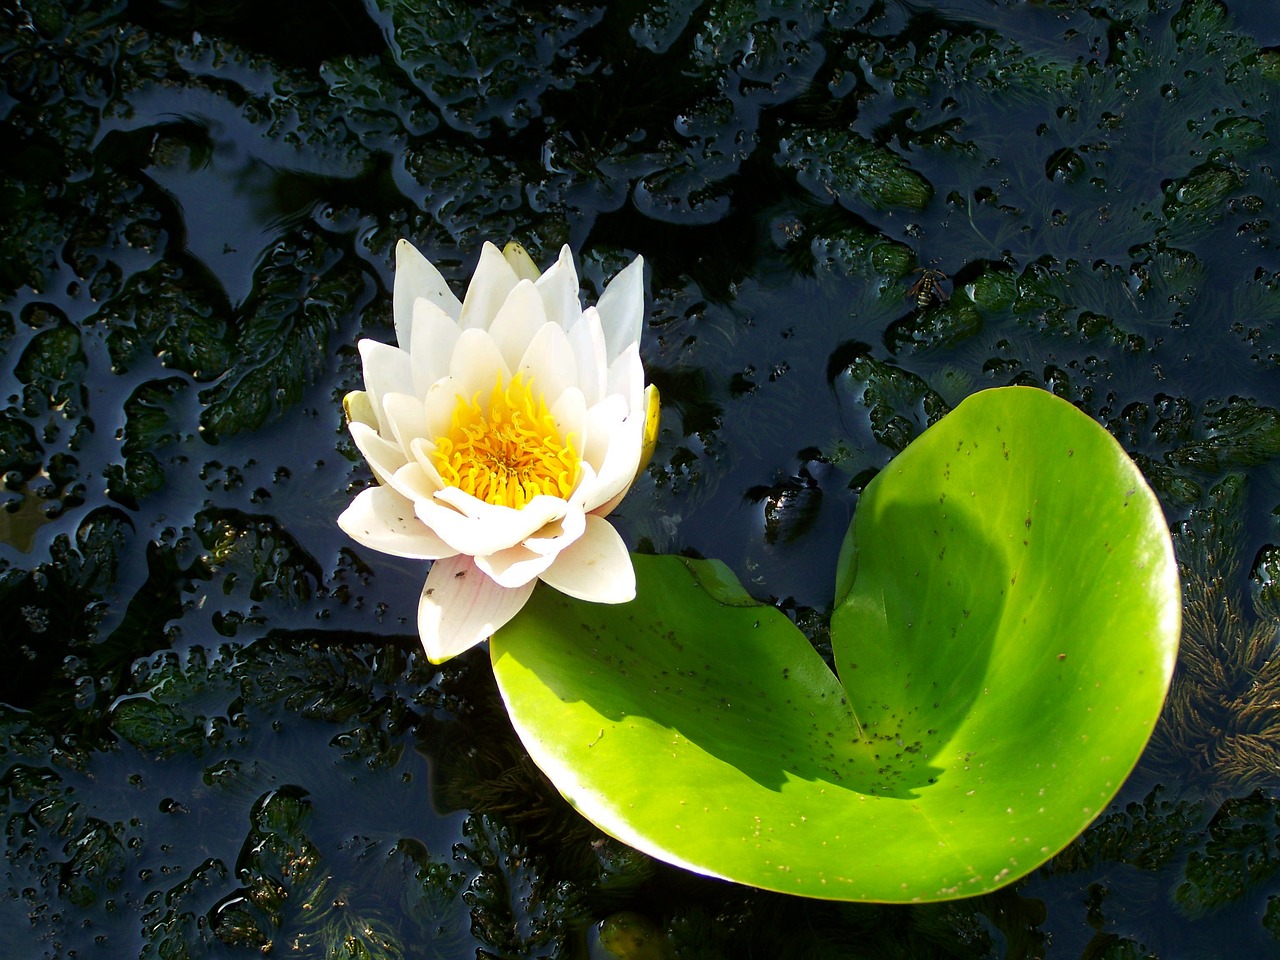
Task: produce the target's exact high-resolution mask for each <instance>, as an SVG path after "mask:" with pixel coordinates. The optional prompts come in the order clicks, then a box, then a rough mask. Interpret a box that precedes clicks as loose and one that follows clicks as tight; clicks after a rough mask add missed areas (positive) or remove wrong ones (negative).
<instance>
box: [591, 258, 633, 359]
mask: <svg viewBox="0 0 1280 960" xmlns="http://www.w3.org/2000/svg"><path fill="white" fill-rule="evenodd" d="M596 309H597V310H599V311H600V321H601V323H603V324H604V338H605V344H606V346H607V348H608V356H609V361H610V362H612V361H613V360H614V358H615V357H617V356H619V355H620V354H621V353H622V351H623V350H625V349H626V348H627V347H628V346H630V345H631V344H633V343H639V342H640V327H641V325H642V324H643V322H644V258H643V257H636V258H635V259H634V260H632V261H631V263H629V264H627V266H626V267H625V268H624V269H623V270H621V271H620V272H619V273H618V275H617V276H615V277H614V278H613V279H612V280H610V281H609V284H608V286H606V287H605V288H604V293H602V294H600V300H599V302H597V303H596Z"/></svg>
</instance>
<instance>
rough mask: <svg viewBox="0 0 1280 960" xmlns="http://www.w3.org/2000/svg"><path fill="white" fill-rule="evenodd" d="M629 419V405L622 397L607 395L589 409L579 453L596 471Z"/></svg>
mask: <svg viewBox="0 0 1280 960" xmlns="http://www.w3.org/2000/svg"><path fill="white" fill-rule="evenodd" d="M626 419H627V405H626V403H625V402H624V401H623V399H622V398H621V397H605V398H604V399H603V400H601V401H600V402H599V403H597V404H596V405H595V406H593V407H591V408H590V409H588V410H587V435H586V437H585V438H584V439H585V442H584V443H583V445H582V446H581V447H580V448H578V454H579V456H581V457H582V459H583V460H585V461H587V463H589V464H591V466H592V467H593V468H594V469H595V471H596V473H597V474H598V473H599V472H600V468H601V467H602V466H604V459H605V457H607V456H608V455H609V447H610V446H611V445H612V443H613V439H614V437H615V436H616V435H618V431H620V430H621V429H622V425H623V424H624V423H625V422H626Z"/></svg>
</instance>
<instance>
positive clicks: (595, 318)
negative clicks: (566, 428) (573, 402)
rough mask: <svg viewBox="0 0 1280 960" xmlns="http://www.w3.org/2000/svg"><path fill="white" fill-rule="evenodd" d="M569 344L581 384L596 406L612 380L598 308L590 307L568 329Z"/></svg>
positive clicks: (588, 398)
mask: <svg viewBox="0 0 1280 960" xmlns="http://www.w3.org/2000/svg"><path fill="white" fill-rule="evenodd" d="M569 345H570V346H571V347H573V356H574V359H575V360H576V361H577V366H578V386H579V388H581V390H582V394H583V396H584V397H586V398H587V406H589V407H590V406H593V405H594V404H595V403H596V402H597V401H599V399H600V398H601V397H602V396H603V395H604V390H605V387H606V386H607V385H608V383H609V362H608V360H607V359H606V358H605V345H604V328H603V327H601V326H600V314H599V313H597V312H596V308H595V307H587V309H586V310H584V311H583V312H582V315H581V316H580V317H579V318H578V320H577V322H575V323H574V324H573V326H571V327H570V328H569Z"/></svg>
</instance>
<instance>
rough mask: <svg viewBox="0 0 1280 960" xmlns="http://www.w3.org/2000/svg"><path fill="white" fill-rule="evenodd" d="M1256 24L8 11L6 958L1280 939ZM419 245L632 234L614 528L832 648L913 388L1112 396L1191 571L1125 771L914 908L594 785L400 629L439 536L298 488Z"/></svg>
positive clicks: (1272, 465) (1158, 12) (1006, 947)
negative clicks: (1072, 814) (638, 383)
mask: <svg viewBox="0 0 1280 960" xmlns="http://www.w3.org/2000/svg"><path fill="white" fill-rule="evenodd" d="M1277 43H1280V29H1278V28H1277V26H1276V20H1275V17H1274V10H1269V5H1266V4H1247V3H1245V2H1244V0H1239V2H1238V3H1230V4H1227V5H1223V4H1222V3H1217V2H1211V0H1187V2H1185V3H1176V2H1166V0H1141V2H1138V0H1128V2H1125V0H1119V2H1115V3H1111V4H1107V5H1092V4H1089V3H1084V2H1076V0H1046V2H1041V3H1034V4H1027V3H1018V2H1012V0H1008V2H1004V0H969V2H954V3H942V4H929V3H905V2H894V0H885V2H849V3H830V4H827V5H822V4H817V3H763V2H759V3H756V2H749V0H718V2H711V3H699V2H694V0H667V2H657V3H645V4H640V3H615V4H608V5H607V6H606V5H605V4H597V5H589V4H585V3H578V2H576V0H567V2H565V3H562V4H558V5H553V4H545V3H536V2H530V3H514V2H499V3H491V4H488V5H476V4H470V3H465V2H460V0H455V2H447V0H445V2H430V0H403V2H393V0H366V2H365V3H364V4H363V5H361V4H360V3H357V2H355V0H323V2H318V3H303V2H293V0H286V2H283V3H277V4H273V5H270V6H269V7H265V6H262V5H258V4H249V3H244V2H241V0H227V2H222V3H216V4H210V3H198V2H195V0H136V2H118V3H109V2H97V3H94V2H90V0H18V2H14V3H10V4H8V5H6V6H5V8H4V10H3V11H0V80H2V82H3V87H2V88H0V136H2V137H3V142H4V143H5V144H6V148H5V150H4V151H3V152H0V223H2V224H3V227H0V364H2V367H0V369H2V373H0V376H2V377H3V380H2V381H0V382H2V384H3V390H2V391H0V472H3V487H2V488H0V504H2V509H0V541H3V542H0V631H2V636H3V641H2V644H0V649H3V652H4V654H5V661H4V662H5V668H4V670H3V672H2V674H0V703H2V704H3V705H2V706H0V733H2V739H0V751H2V752H0V769H2V770H3V775H2V777H0V800H2V801H3V809H4V827H5V832H4V844H5V858H4V882H3V887H2V888H0V889H3V892H4V894H5V896H4V897H3V899H2V900H0V920H2V922H0V955H3V956H11V957H41V956H43V957H73V956H74V957H87V956H95V957H135V956H140V957H147V958H166V960H170V958H185V957H190V958H196V957H242V956H243V957H248V956H260V955H262V953H267V952H269V953H270V954H271V955H273V956H294V955H296V956H307V957H320V956H334V957H379V958H383V957H388V958H389V957H442V958H463V957H502V958H507V957H512V958H514V957H543V956H563V957H584V956H587V955H588V953H589V952H590V951H592V950H597V951H598V944H595V942H594V938H595V933H594V930H595V926H596V925H597V924H599V923H600V922H601V921H603V920H605V919H606V918H610V917H613V918H614V921H613V922H614V924H615V925H622V926H626V925H627V924H631V925H632V927H630V928H628V929H634V930H639V931H640V932H641V933H644V932H646V931H647V932H648V933H649V934H650V935H651V946H650V947H649V948H646V949H649V950H651V951H652V952H644V950H641V949H638V948H637V949H635V950H633V952H632V953H630V954H629V955H630V956H632V957H636V958H645V957H661V956H666V957H679V958H695V957H697V958H736V957H770V958H774V957H790V956H795V957H810V956H821V957H926V956H927V957H933V956H937V957H955V958H982V957H1009V958H1014V957H1017V958H1022V957H1027V958H1030V957H1048V956H1052V957H1064V958H1066V957H1070V958H1075V957H1089V958H1103V957H1106V958H1138V957H1161V958H1174V957H1188V958H1191V957H1215V956H1226V955H1230V956H1258V957H1261V956H1273V955H1280V800H1278V797H1280V793H1278V788H1280V706H1277V704H1280V660H1272V655H1273V652H1274V649H1275V643H1276V635H1277V626H1278V625H1280V587H1277V586H1276V579H1277V577H1280V548H1277V546H1276V544H1280V460H1278V459H1277V458H1278V457H1280V325H1278V323H1277V320H1278V318H1280V257H1278V256H1277V249H1276V246H1275V238H1276V230H1275V223H1276V220H1277V218H1278V217H1280V206H1278V205H1277V204H1278V201H1280V188H1278V184H1277V179H1276V175H1277V161H1280V150H1278V149H1277V145H1278V144H1280V117H1278V116H1277V97H1278V95H1280V54H1278V53H1277V52H1276V50H1274V49H1271V46H1272V45H1275V44H1277ZM402 236H404V237H408V238H410V239H412V240H413V241H414V242H415V243H417V244H418V245H419V246H420V247H421V248H422V249H423V250H424V252H426V253H427V255H428V256H430V257H431V258H432V259H433V260H434V261H435V262H436V263H437V264H439V265H441V267H442V269H443V270H444V271H445V272H446V275H447V276H448V277H449V278H450V279H451V280H453V281H455V283H456V285H457V286H458V288H459V289H461V285H462V284H464V283H465V278H466V277H467V276H468V274H469V271H470V268H471V266H472V264H473V263H474V261H475V258H476V257H477V255H478V251H479V247H480V244H481V242H482V241H483V240H485V239H493V240H495V241H498V242H499V243H502V242H505V241H506V240H507V239H509V238H515V239H518V240H520V241H521V242H522V243H524V244H525V245H526V246H527V247H528V248H529V249H530V250H531V251H532V252H533V254H534V256H535V258H536V259H538V260H540V261H541V262H543V263H546V262H549V260H550V258H551V257H552V256H553V255H554V254H555V251H556V250H558V248H559V246H560V245H561V244H562V243H569V244H570V245H571V246H572V247H573V248H574V250H575V252H576V253H577V255H578V256H579V260H580V264H581V266H582V273H583V275H584V277H585V282H586V284H587V287H588V290H587V293H588V295H590V296H592V297H593V296H594V294H595V292H596V291H598V290H599V289H600V287H601V285H602V283H603V281H604V280H605V279H606V278H607V277H609V276H611V275H612V274H613V273H614V272H615V271H616V270H617V269H618V267H619V266H620V265H621V264H622V263H623V262H625V261H626V260H628V259H629V258H631V257H632V256H634V255H636V254H641V255H643V256H644V257H645V259H646V261H647V262H648V263H649V265H650V269H649V288H650V292H651V299H650V307H649V315H648V329H647V331H646V334H645V340H644V345H643V351H644V356H645V361H646V365H647V368H648V372H649V376H650V377H651V379H652V380H653V381H654V382H656V383H657V384H658V385H659V386H660V388H661V390H662V392H663V396H664V400H665V406H664V421H663V431H662V435H661V438H660V445H659V448H658V453H657V456H656V458H655V460H654V462H653V464H652V465H651V467H650V468H649V470H648V472H647V473H646V475H645V476H643V477H642V478H641V481H640V482H639V483H638V484H637V486H636V488H635V490H634V492H633V493H632V494H631V496H630V497H629V499H628V500H627V501H626V503H625V505H624V507H623V508H622V509H621V510H620V511H619V514H618V521H617V522H618V526H619V528H620V529H621V530H622V532H623V535H624V536H625V537H626V538H627V540H628V542H629V543H630V544H631V545H633V546H634V547H636V548H638V549H644V550H653V551H658V552H680V551H684V552H692V553H697V554H701V555H704V556H714V557H719V558H721V559H723V560H725V561H726V562H727V563H729V564H730V566H731V567H733V569H734V570H735V572H736V573H737V574H738V575H739V577H741V579H742V580H743V582H744V583H745V584H746V585H747V586H748V588H749V589H750V590H751V591H752V593H753V594H754V595H756V596H757V597H759V598H761V599H764V600H768V601H771V602H776V603H777V604H778V605H779V606H780V607H781V608H782V609H783V610H785V611H786V612H788V614H790V615H792V616H793V617H795V618H796V620H797V621H798V622H799V623H800V624H801V626H802V627H803V628H804V629H805V630H806V632H807V633H808V634H809V635H810V636H811V637H812V638H813V640H814V642H815V643H818V644H822V643H823V642H824V638H825V629H826V627H825V624H826V615H827V612H828V608H829V605H830V603H831V599H832V590H833V586H832V584H831V571H832V570H833V567H834V562H835V555H836V550H837V548H838V544H839V542H840V538H841V536H842V535H843V532H844V528H845V526H846V525H847V523H848V521H849V518H850V517H851V516H852V513H853V510H854V508H855V506H856V503H857V499H858V494H859V491H860V490H861V489H862V487H863V486H864V485H865V483H866V482H867V481H868V480H869V479H870V477H872V476H873V475H874V474H875V472H876V471H877V470H879V469H880V468H881V467H883V466H884V464H885V463H887V462H888V460H889V459H890V458H891V457H892V456H893V455H894V454H895V453H896V452H897V451H899V450H901V449H902V447H903V446H905V445H906V443H907V442H909V441H910V440H911V439H912V438H913V437H915V436H916V435H917V434H918V433H919V432H920V431H921V430H922V429H923V428H924V427H925V426H927V425H928V424H929V423H930V422H932V421H934V420H936V419H937V418H939V417H941V416H942V415H943V414H945V413H946V411H947V410H949V409H950V408H951V407H952V406H954V405H955V404H956V403H957V402H958V401H959V400H961V399H962V398H963V397H965V396H966V395H967V394H969V393H971V392H973V391H975V390H978V389H981V388H983V387H987V386H995V385H1003V384H1010V383H1023V384H1032V385H1036V386H1039V387H1043V388H1045V389H1049V390H1052V391H1054V392H1055V393H1057V394H1059V395H1060V396H1063V397H1065V398H1067V399H1068V400H1070V401H1071V402H1073V403H1075V404H1076V405H1077V406H1079V407H1080V408H1081V409H1082V410H1084V411H1086V412H1087V413H1088V414H1090V415H1091V416H1093V417H1094V418H1095V419H1097V420H1098V421H1100V422H1101V423H1103V424H1104V425H1105V426H1106V427H1107V428H1108V429H1109V430H1110V431H1111V432H1112V433H1113V434H1114V435H1115V436H1116V437H1117V438H1119V440H1120V441H1121V442H1122V443H1123V444H1124V445H1125V447H1126V448H1127V449H1128V450H1129V451H1130V452H1131V454H1132V455H1133V456H1134V457H1135V458H1136V459H1137V461H1138V462H1139V464H1140V465H1141V466H1142V468H1143V470H1144V472H1145V473H1146V475H1147V476H1148V478H1149V479H1150V481H1151V483H1152V485H1153V486H1154V487H1155V489H1156V490H1157V492H1158V493H1159V495H1160V497H1161V500H1162V503H1163V504H1164V506H1165V509H1166V512H1167V515H1168V517H1169V520H1170V522H1171V525H1173V527H1174V528H1175V532H1176V541H1177V547H1178V551H1179V558H1180V561H1181V563H1182V565H1183V573H1184V578H1185V594H1186V596H1185V602H1186V634H1185V636H1184V641H1183V644H1184V647H1183V659H1182V662H1181V666H1180V673H1179V677H1178V679H1177V681H1176V683H1175V689H1174V693H1173V696H1172V698H1171V700H1170V703H1169V705H1168V707H1167V710H1166V715H1165V717H1164V718H1163V720H1162V723H1161V726H1160V728H1159V729H1158V730H1157V733H1156V736H1155V738H1154V739H1153V741H1152V744H1151V746H1150V748H1149V749H1148V752H1147V754H1146V756H1144V758H1143V761H1142V763H1141V764H1140V766H1139V768H1138V770H1137V771H1136V772H1135V773H1134V774H1133V776H1132V777H1131V779H1130V781H1129V783H1128V784H1126V786H1125V788H1124V789H1123V791H1122V792H1121V794H1120V796H1119V797H1118V798H1117V800H1116V801H1115V803H1114V804H1113V806H1112V808H1111V809H1110V810H1109V811H1108V812H1107V813H1106V814H1104V816H1103V817H1102V818H1101V819H1100V820H1099V821H1098V822H1097V823H1096V824H1095V825H1094V826H1093V827H1092V828H1091V829H1090V830H1088V831H1087V832H1086V833H1085V834H1084V835H1083V836H1082V837H1081V838H1080V839H1079V840H1078V841H1076V842H1075V843H1074V844H1073V845H1072V846H1071V847H1069V848H1068V849H1067V850H1066V851H1064V852H1063V853H1062V854H1061V855H1060V856H1059V857H1057V858H1055V860H1053V861H1052V862H1051V863H1050V864H1048V865H1047V866H1046V867H1044V868H1042V869H1041V870H1039V871H1038V872H1036V873H1035V874H1033V875H1031V876H1030V877H1028V878H1026V879H1024V880H1023V881H1021V882H1019V883H1017V884H1016V885H1014V886H1013V887H1011V888H1008V889H1006V890H1004V891H1002V892H1000V893H997V894H993V895H989V896H986V897H983V898H980V899H976V900H967V901H960V902H956V903H951V904H942V905H935V906H920V907H877V906H855V905H841V904H830V903H821V902H814V901H805V900H799V899H792V898H787V897H783V896H777V895H770V894H764V893H760V892H757V891H753V890H750V889H747V888H741V887H736V886H732V885H727V884H722V883H717V882H712V881H709V880H705V879H702V878H698V877H695V876H691V875H688V874H684V873H681V872H680V871H677V870H674V869H672V868H668V867H666V866H663V865H661V864H656V863H654V862H651V861H649V860H648V859H647V858H645V857H643V856H641V855H639V854H635V853H633V852H631V851H629V850H627V849H626V848H624V847H622V846H621V845H619V844H617V843H615V842H614V841H612V840H609V839H607V838H604V837H602V836H601V835H600V834H599V833H598V832H596V831H595V830H594V829H593V828H592V827H591V826H590V825H589V824H587V823H585V822H584V821H582V820H581V819H580V818H578V817H577V816H576V815H575V814H574V813H573V812H572V811H571V810H570V809H569V808H568V806H567V805H566V804H565V803H564V802H563V801H562V800H561V799H560V798H559V797H558V796H557V795H556V794H555V791H554V790H553V789H552V788H551V787H550V786H549V785H548V784H547V783H546V782H545V781H544V780H543V779H542V778H541V776H540V774H539V773H538V772H537V771H536V769H534V768H533V767H532V765H531V764H530V763H529V761H528V760H527V758H526V757H525V756H524V754H523V752H522V750H521V748H520V746H519V744H518V743H517V742H516V740H515V739H514V737H513V735H512V733H511V731H510V728H509V726H508V724H507V720H506V715H505V713H504V712H503V710H502V707H501V704H500V703H499V701H498V700H497V698H496V695H495V692H494V690H493V685H492V679H491V675H490V668H489V664H488V661H487V659H486V656H485V653H484V651H483V650H476V651H472V652H471V653H470V654H468V655H465V656H463V657H462V658H460V659H458V660H456V661H453V662H450V663H449V664H448V665H446V666H444V667H442V668H434V667H432V666H431V665H430V664H428V663H427V662H426V661H425V659H424V658H422V657H421V656H420V654H419V649H418V642H417V638H416V636H415V633H414V609H415V606H416V602H417V597H418V592H419V589H420V586H421V581H422V577H423V573H424V571H423V569H422V565H421V564H418V563H413V562H408V561H400V560H395V559H393V558H389V557H386V556H382V555H377V554H371V553H368V552H366V551H363V550H360V549H357V548H356V547H355V546H354V545H353V544H352V543H351V542H350V541H348V540H346V539H345V538H344V537H343V536H342V535H341V534H340V533H339V531H338V530H337V528H336V527H335V525H334V518H335V517H336V516H337V514H338V513H339V512H340V511H341V510H342V508H343V507H344V506H345V504H346V503H347V502H349V499H350V497H351V496H352V491H353V490H354V489H356V488H358V487H359V486H360V485H361V484H363V483H364V482H365V481H366V479H367V476H368V475H367V473H366V471H365V468H364V467H363V465H362V464H361V463H359V461H358V458H357V456H356V453H355V450H354V448H353V446H352V445H351V444H350V442H349V440H348V439H347V437H346V435H345V431H344V429H343V424H342V415H341V407H340V398H341V396H342V395H343V394H344V393H345V392H346V391H347V390H349V389H352V388H354V387H356V386H357V385H358V382H359V364H358V358H357V355H356V352H355V342H356V340H357V339H358V338H359V337H360V336H362V335H367V336H373V337H376V338H379V339H383V340H390V339H391V337H392V331H391V325H390V298H389V295H388V291H389V289H390V286H389V285H390V280H391V267H390V264H391V251H392V248H393V244H394V242H395V241H396V240H397V239H398V238H400V237H402ZM918 267H930V268H933V269H937V270H940V271H941V272H942V273H944V274H946V275H948V277H949V279H947V280H946V281H945V282H944V283H943V288H944V290H946V291H949V292H950V298H949V299H948V300H947V301H946V302H945V303H943V302H941V301H939V300H929V301H927V302H926V303H925V305H924V306H923V308H917V305H916V303H915V301H914V300H913V299H911V298H909V297H907V291H908V288H909V287H910V286H911V285H912V283H913V282H914V280H915V279H916V278H917V277H918V276H919V275H918V274H914V275H913V271H915V270H916V269H917V268H918ZM619 915H621V917H619ZM658 942H660V946H657V947H655V946H653V945H652V944H653V943H658ZM1228 944H1229V945H1230V946H1228Z"/></svg>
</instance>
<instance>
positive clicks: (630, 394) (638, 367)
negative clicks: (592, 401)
mask: <svg viewBox="0 0 1280 960" xmlns="http://www.w3.org/2000/svg"><path fill="white" fill-rule="evenodd" d="M608 392H609V393H614V394H617V395H618V396H620V397H622V398H623V399H624V400H626V401H627V409H628V410H631V411H635V410H641V409H643V407H644V364H643V363H642V362H641V361H640V345H639V344H635V343H633V344H632V345H631V346H629V347H627V349H625V350H623V351H622V353H621V354H620V355H619V356H618V357H617V358H615V359H614V361H613V363H611V364H610V365H609V388H608Z"/></svg>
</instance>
